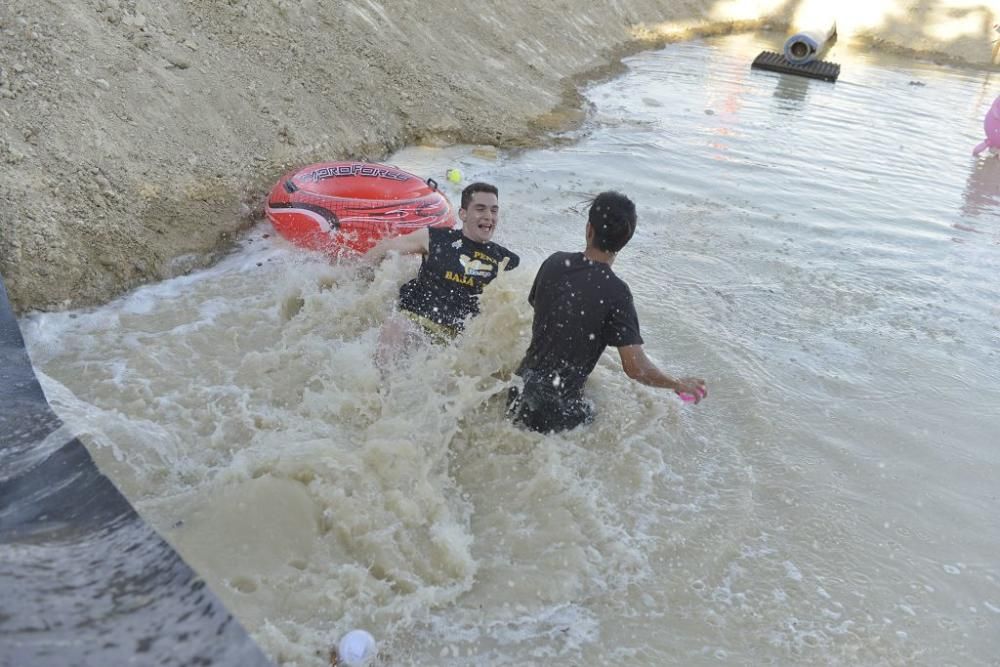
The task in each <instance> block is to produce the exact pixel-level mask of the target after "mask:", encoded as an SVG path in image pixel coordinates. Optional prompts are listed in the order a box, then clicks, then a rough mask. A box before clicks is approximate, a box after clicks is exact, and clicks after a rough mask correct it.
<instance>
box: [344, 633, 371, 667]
mask: <svg viewBox="0 0 1000 667" xmlns="http://www.w3.org/2000/svg"><path fill="white" fill-rule="evenodd" d="M337 655H338V656H339V658H340V661H341V662H342V663H343V664H345V665H346V666H347V667H362V666H363V665H367V664H368V663H369V662H370V661H371V660H372V658H374V657H375V638H374V637H372V636H371V634H369V633H368V632H366V631H364V630H351V631H350V632H348V633H347V634H346V635H344V636H343V637H341V638H340V643H339V644H338V645H337Z"/></svg>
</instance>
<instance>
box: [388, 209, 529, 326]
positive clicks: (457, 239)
mask: <svg viewBox="0 0 1000 667" xmlns="http://www.w3.org/2000/svg"><path fill="white" fill-rule="evenodd" d="M427 231H428V232H429V233H430V240H429V242H428V244H427V245H428V249H427V255H426V256H425V257H424V258H423V260H422V261H421V263H420V271H419V272H418V273H417V277H416V278H414V279H413V280H411V281H409V282H408V283H406V284H404V285H403V286H402V287H400V288H399V306H400V308H403V309H404V310H409V311H411V312H414V313H416V314H417V315H422V316H424V317H426V318H427V319H429V320H431V321H433V322H437V323H438V324H443V325H445V326H450V327H459V328H461V326H462V321H463V320H464V319H465V318H466V317H468V316H469V315H476V314H478V313H479V300H478V298H477V297H478V296H479V294H480V293H482V291H483V287H484V286H485V285H486V284H487V283H489V282H490V281H491V280H493V279H494V278H496V277H497V273H498V271H499V266H500V262H501V261H503V259H504V258H505V257H508V258H510V259H509V261H508V262H507V270H508V271H510V270H511V269H513V268H514V267H516V266H517V265H518V263H519V262H520V259H519V258H518V256H517V255H515V254H514V253H512V252H511V251H510V250H507V248H504V247H503V246H502V245H499V244H497V243H493V242H492V241H490V242H488V243H478V242H476V241H472V240H470V239H468V238H466V237H465V236H464V235H463V234H462V232H461V230H458V229H441V228H438V227H430V228H428V230H427Z"/></svg>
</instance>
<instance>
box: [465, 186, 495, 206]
mask: <svg viewBox="0 0 1000 667" xmlns="http://www.w3.org/2000/svg"><path fill="white" fill-rule="evenodd" d="M477 192H489V193H491V194H494V195H496V196H497V199H500V192H499V191H498V190H497V186H495V185H491V184H489V183H481V182H479V181H477V182H475V183H469V184H468V185H466V186H465V189H464V190H462V205H461V208H469V203H470V202H471V201H472V195H474V194H476V193H477Z"/></svg>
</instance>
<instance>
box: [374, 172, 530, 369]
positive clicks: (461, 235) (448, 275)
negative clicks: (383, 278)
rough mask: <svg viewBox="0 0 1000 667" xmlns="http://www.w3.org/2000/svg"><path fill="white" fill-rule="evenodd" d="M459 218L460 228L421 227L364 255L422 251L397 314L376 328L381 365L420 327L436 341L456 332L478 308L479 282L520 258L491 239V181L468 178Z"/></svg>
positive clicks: (495, 217) (494, 196) (495, 203)
mask: <svg viewBox="0 0 1000 667" xmlns="http://www.w3.org/2000/svg"><path fill="white" fill-rule="evenodd" d="M458 217H459V218H460V219H461V221H462V229H461V230H457V229H442V228H436V227H424V228H421V229H418V230H417V231H415V232H412V233H410V234H406V235H405V236H397V237H395V238H391V239H384V240H382V241H379V243H377V244H376V245H375V247H374V248H372V249H371V250H369V251H368V252H367V253H366V254H365V259H366V260H367V261H369V262H372V263H375V262H378V261H380V260H381V259H382V258H383V257H385V256H386V254H388V253H389V252H398V253H401V254H418V253H419V254H420V255H422V256H423V259H422V261H421V262H420V270H419V272H418V273H417V277H416V278H414V279H413V280H411V281H409V282H407V283H406V284H404V285H403V286H402V287H401V288H400V289H399V313H398V315H393V316H391V317H389V319H387V320H386V322H385V324H384V325H383V326H382V330H381V332H380V333H379V340H378V346H377V348H376V353H375V360H376V363H377V364H378V366H379V367H380V368H385V366H386V364H387V363H388V362H389V361H391V358H392V356H393V355H394V354H395V353H396V352H397V351H399V350H401V349H403V348H405V347H406V346H408V345H409V344H411V343H412V342H413V341H414V340H415V339H416V338H417V336H419V334H420V333H421V332H423V333H425V334H428V335H429V336H430V337H431V338H432V339H434V340H438V341H443V340H450V339H452V338H454V337H455V336H456V335H458V333H459V332H461V330H462V325H463V322H464V320H465V318H466V317H469V316H470V315H476V314H478V313H479V298H478V297H479V294H480V293H482V291H483V287H484V286H485V285H487V284H488V283H489V282H490V281H492V280H493V279H494V278H496V277H497V275H498V274H499V273H500V271H501V270H507V271H510V270H511V269H513V268H515V267H516V266H517V265H518V263H519V262H520V259H519V258H518V256H517V255H515V254H514V253H513V252H511V251H510V250H508V249H507V248H504V247H503V246H502V245H499V244H497V243H493V242H492V241H491V240H490V239H492V238H493V234H494V233H495V232H496V228H497V224H498V223H499V217H500V203H499V193H498V191H497V188H496V186H495V185H491V184H489V183H472V184H471V185H469V186H467V187H466V188H465V189H464V190H462V200H461V205H460V206H459V209H458Z"/></svg>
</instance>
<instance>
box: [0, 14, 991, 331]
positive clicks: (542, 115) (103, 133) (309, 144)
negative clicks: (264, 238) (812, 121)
mask: <svg viewBox="0 0 1000 667" xmlns="http://www.w3.org/2000/svg"><path fill="white" fill-rule="evenodd" d="M125 4H126V3H118V2H102V1H101V0H75V1H74V2H72V3H69V4H67V5H63V6H60V7H59V8H57V9H52V8H49V9H48V10H43V9H40V8H37V7H36V6H35V5H34V4H32V3H31V2H30V0H13V2H12V3H11V4H10V6H9V7H8V8H5V9H4V10H2V11H3V13H0V34H3V36H4V40H0V118H3V120H4V123H3V124H2V126H0V167H3V168H2V169H0V197H2V198H3V200H4V201H5V202H7V206H6V207H5V209H4V210H3V211H2V212H0V274H2V275H3V278H4V280H5V282H6V286H7V289H8V292H9V294H10V298H11V302H12V304H13V305H14V308H15V312H18V313H23V312H26V311H28V310H62V309H67V308H79V307H85V306H89V305H97V304H100V303H105V302H107V301H108V300H110V299H113V298H115V297H117V296H119V295H121V294H123V293H124V292H127V291H128V290H130V289H133V288H135V287H137V286H139V285H142V284H145V283H150V282H157V281H160V280H163V279H167V278H170V277H174V276H177V275H182V274H184V273H187V272H189V271H191V270H194V269H197V268H202V267H205V266H208V265H210V264H212V263H213V262H215V261H216V260H217V259H218V258H219V257H221V256H222V255H224V254H226V253H227V252H228V251H229V250H230V249H231V247H232V244H233V242H234V241H235V239H236V237H237V236H238V235H239V234H240V233H242V232H243V231H244V230H246V229H248V228H249V227H250V226H252V225H253V224H255V223H257V222H258V221H259V216H260V213H261V209H262V203H263V202H262V199H263V196H264V194H265V193H266V192H267V190H268V189H269V188H270V187H271V185H272V184H273V183H274V181H275V180H276V179H277V178H278V177H279V176H280V175H281V174H282V173H284V172H286V171H288V170H289V169H291V168H294V167H296V166H299V165H302V164H307V163H309V162H318V161H323V160H337V159H362V160H369V161H378V160H380V159H384V158H385V157H386V156H387V155H389V154H391V153H392V152H394V151H396V150H398V149H400V148H402V147H404V146H406V145H419V144H436V145H440V144H443V143H444V144H452V143H468V144H483V145H492V146H496V147H497V148H499V149H514V148H530V147H538V146H544V145H547V144H549V143H550V142H552V141H555V140H556V139H555V138H554V137H553V136H552V135H553V134H554V133H558V132H561V131H565V130H568V129H571V128H573V127H577V126H579V124H580V123H582V122H583V120H584V119H585V117H586V108H585V106H584V104H583V98H582V95H581V93H580V90H581V88H582V87H583V86H585V85H586V84H588V83H590V82H593V81H598V80H602V79H606V78H609V77H611V76H614V75H615V74H616V73H618V72H620V71H622V70H623V69H624V64H623V63H622V59H623V58H625V57H627V56H629V55H632V54H634V53H638V52H641V51H646V50H653V49H657V48H662V47H663V46H665V45H667V44H669V43H673V42H679V41H687V40H691V39H698V38H704V37H711V36H720V35H726V34H732V33H738V32H755V31H776V30H779V31H780V30H784V31H787V30H788V26H790V25H792V17H784V16H758V15H754V12H750V11H749V10H742V14H741V13H740V12H739V11H738V10H735V9H733V10H726V9H724V7H723V6H724V5H727V4H731V3H725V2H712V1H710V0H693V1H691V2H680V1H679V0H678V1H677V2H673V3H667V5H666V6H664V3H660V2H655V1H654V0H632V1H631V2H629V3H628V5H629V6H628V7H624V8H622V7H618V6H616V7H614V8H609V7H593V6H590V5H589V4H587V3H584V2H582V0H568V2H564V3H563V4H562V5H559V6H558V7H556V6H555V4H554V3H545V4H546V6H547V8H539V7H538V6H535V7H532V8H511V7H507V6H497V7H493V8H491V9H490V10H489V13H485V12H484V10H483V8H482V7H481V6H479V5H474V4H473V3H471V2H469V0H459V2H457V3H450V4H449V5H448V7H449V9H448V11H446V12H445V14H446V15H448V16H461V17H462V20H461V21H460V23H461V28H460V29H458V26H457V25H456V24H457V23H458V22H456V21H455V20H454V19H452V20H449V21H448V22H447V24H446V26H445V29H444V30H442V29H440V26H439V25H438V22H437V21H436V20H435V19H434V17H433V16H431V15H430V14H429V13H427V12H425V11H424V9H425V6H426V3H417V2H416V0H399V1H398V2H396V3H393V4H392V6H391V7H390V6H385V7H382V6H381V5H378V4H376V3H364V4H361V3H359V4H354V3H353V2H346V3H341V4H339V5H337V6H334V7H328V8H323V10H322V13H321V14H320V15H318V16H317V15H304V14H302V13H301V12H300V11H299V10H298V9H296V7H294V6H290V5H289V6H286V4H285V3H281V2H269V3H266V4H265V2H263V0H245V2H243V3H230V4H227V5H226V6H221V7H220V6H216V5H214V4H213V3H209V2H207V0H204V1H199V0H195V1H194V2H192V3H188V4H189V5H192V7H191V8H190V9H189V10H185V9H183V8H181V9H177V8H173V7H156V6H152V5H149V6H146V5H142V4H141V3H139V4H136V3H131V4H129V6H128V7H126V6H124V5H125ZM760 4H762V5H764V4H766V3H760ZM941 4H942V7H940V8H938V11H946V10H949V11H951V10H955V9H956V8H959V9H962V8H964V11H966V13H968V14H969V15H970V16H975V17H977V20H978V23H977V25H980V24H982V27H981V28H977V30H978V31H979V33H981V34H972V35H971V36H966V37H962V38H961V39H954V40H952V41H949V42H944V41H934V40H933V39H931V38H930V37H928V34H929V32H930V31H929V30H928V29H927V25H931V24H933V25H935V26H936V25H937V24H938V23H939V22H935V21H934V20H933V19H934V17H933V16H931V15H930V14H929V13H928V11H927V10H925V9H921V7H922V5H921V4H920V3H907V2H902V1H901V0H898V1H897V5H899V8H901V9H907V10H908V11H909V13H908V14H907V16H910V17H911V18H914V19H921V20H922V21H923V22H926V25H925V24H924V23H921V22H920V21H916V22H914V23H899V24H893V25H890V27H888V28H886V29H885V31H884V32H879V31H878V30H875V31H872V30H871V29H869V28H866V27H864V26H853V27H851V28H850V30H851V31H852V32H851V33H850V34H849V35H845V36H841V37H840V38H839V39H843V38H847V39H856V40H859V41H860V42H861V43H867V44H868V45H869V46H871V47H873V48H876V49H878V50H884V51H888V52H895V53H900V54H904V55H909V56H911V57H913V56H916V55H918V54H919V55H920V57H922V58H927V59H929V60H930V61H932V62H935V63H937V64H943V65H947V66H959V67H971V68H975V69H985V70H994V69H1000V68H998V67H996V66H995V65H991V64H990V62H989V59H990V57H991V53H990V49H991V44H990V40H989V38H990V37H991V35H990V33H989V32H987V31H988V29H989V26H990V25H991V24H990V23H989V21H991V20H1000V18H997V16H996V15H993V16H992V17H990V16H986V15H985V14H983V15H982V17H979V15H978V14H975V12H980V13H981V12H982V11H983V10H981V9H979V8H978V7H979V6H977V5H973V4H971V3H968V2H958V1H957V0H944V2H942V3H941ZM549 5H551V6H549ZM452 6H455V8H454V9H451V8H452ZM920 12H923V13H922V14H920ZM886 21H888V19H886ZM839 25H840V24H839V23H838V29H839ZM449 28H450V29H449ZM915 35H917V37H915ZM980 54H981V57H980ZM305 65H308V66H305ZM373 91H390V94H388V95H383V96H381V97H379V96H378V95H377V94H376V93H374V92H373Z"/></svg>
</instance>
